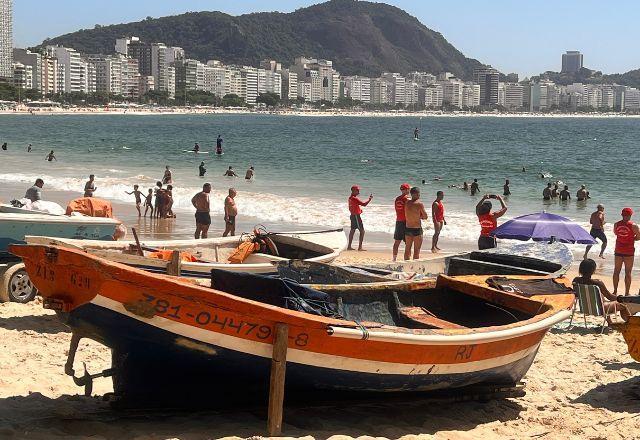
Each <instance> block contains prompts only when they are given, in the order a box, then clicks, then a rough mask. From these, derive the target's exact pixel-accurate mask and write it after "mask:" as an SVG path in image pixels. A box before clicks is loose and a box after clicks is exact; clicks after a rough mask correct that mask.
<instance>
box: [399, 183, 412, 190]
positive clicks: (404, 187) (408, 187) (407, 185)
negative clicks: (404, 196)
mask: <svg viewBox="0 0 640 440" xmlns="http://www.w3.org/2000/svg"><path fill="white" fill-rule="evenodd" d="M400 189H401V190H403V189H411V185H409V184H408V183H403V184H402V185H400Z"/></svg>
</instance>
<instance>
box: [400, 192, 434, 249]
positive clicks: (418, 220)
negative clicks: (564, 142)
mask: <svg viewBox="0 0 640 440" xmlns="http://www.w3.org/2000/svg"><path fill="white" fill-rule="evenodd" d="M409 193H410V194H411V199H410V200H407V203H406V204H405V205H404V215H405V217H406V219H407V227H406V229H405V231H404V238H405V247H404V259H405V260H410V259H411V248H412V247H413V259H414V260H417V259H418V258H420V248H421V247H422V220H426V219H427V218H428V217H429V216H428V215H427V211H425V209H424V203H422V202H421V201H420V188H418V187H416V186H414V187H413V188H411V191H409Z"/></svg>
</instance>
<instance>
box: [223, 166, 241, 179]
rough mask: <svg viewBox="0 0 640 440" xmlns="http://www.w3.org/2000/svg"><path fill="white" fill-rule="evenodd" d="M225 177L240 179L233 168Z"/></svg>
mask: <svg viewBox="0 0 640 440" xmlns="http://www.w3.org/2000/svg"><path fill="white" fill-rule="evenodd" d="M223 176H224V177H238V175H237V174H236V172H235V171H233V167H231V166H230V167H229V169H228V170H227V171H225V173H224V174H223Z"/></svg>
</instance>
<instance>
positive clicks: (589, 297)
mask: <svg viewBox="0 0 640 440" xmlns="http://www.w3.org/2000/svg"><path fill="white" fill-rule="evenodd" d="M596 267H597V266H596V262H595V261H594V260H592V259H591V258H587V259H586V260H582V261H581V262H580V266H579V268H578V271H579V273H580V276H579V277H575V278H574V279H573V286H574V289H575V292H576V296H577V297H578V298H577V302H579V303H580V311H581V312H582V313H583V315H585V327H586V322H587V320H586V315H592V316H603V317H604V322H603V324H602V330H604V325H605V322H607V323H609V324H611V323H612V321H611V316H610V315H615V314H616V313H617V312H620V316H621V317H622V319H624V320H625V321H626V320H627V319H629V312H628V311H627V309H626V308H625V307H624V306H623V305H622V304H620V303H619V302H618V301H617V298H616V295H614V294H613V293H611V292H609V289H608V288H607V286H605V284H604V283H603V282H602V281H601V280H598V279H594V278H592V276H593V274H594V272H595V271H596ZM575 309H576V306H575V305H574V308H573V312H574V313H575ZM571 319H572V320H573V314H572V315H571ZM569 327H571V323H570V324H569Z"/></svg>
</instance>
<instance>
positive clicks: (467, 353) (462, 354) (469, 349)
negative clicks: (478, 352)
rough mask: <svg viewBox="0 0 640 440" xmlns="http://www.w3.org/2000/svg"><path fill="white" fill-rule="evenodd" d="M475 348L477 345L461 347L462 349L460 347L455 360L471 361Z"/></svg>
mask: <svg viewBox="0 0 640 440" xmlns="http://www.w3.org/2000/svg"><path fill="white" fill-rule="evenodd" d="M475 348H476V346H475V345H461V346H460V347H458V351H456V357H455V360H461V361H466V360H469V359H470V358H471V355H472V354H473V350H474V349H475Z"/></svg>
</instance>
